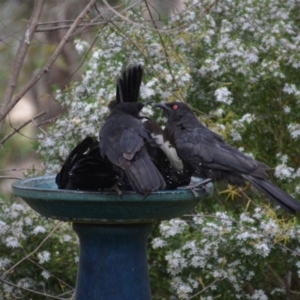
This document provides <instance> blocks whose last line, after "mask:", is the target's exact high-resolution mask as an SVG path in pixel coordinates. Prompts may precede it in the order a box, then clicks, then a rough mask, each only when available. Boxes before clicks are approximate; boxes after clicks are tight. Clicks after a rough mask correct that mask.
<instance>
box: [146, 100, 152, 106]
mask: <svg viewBox="0 0 300 300" xmlns="http://www.w3.org/2000/svg"><path fill="white" fill-rule="evenodd" d="M153 102H154V100H148V101H146V102H144V103H143V104H144V106H146V105H149V104H152V103H153Z"/></svg>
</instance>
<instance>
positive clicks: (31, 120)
mask: <svg viewBox="0 0 300 300" xmlns="http://www.w3.org/2000/svg"><path fill="white" fill-rule="evenodd" d="M45 114H46V111H42V112H40V113H39V114H37V115H36V116H35V117H34V118H32V119H30V120H27V121H26V122H24V123H23V124H21V125H20V126H19V127H17V128H14V130H13V131H12V132H10V133H9V134H7V135H6V136H5V137H4V138H3V139H2V140H1V141H0V146H2V145H3V144H4V143H5V142H6V141H7V140H8V139H9V138H10V137H11V136H13V135H14V134H15V133H16V132H19V131H20V130H21V129H22V128H23V127H25V126H26V125H27V124H29V123H30V122H33V123H34V120H35V119H37V118H39V117H40V116H43V115H45Z"/></svg>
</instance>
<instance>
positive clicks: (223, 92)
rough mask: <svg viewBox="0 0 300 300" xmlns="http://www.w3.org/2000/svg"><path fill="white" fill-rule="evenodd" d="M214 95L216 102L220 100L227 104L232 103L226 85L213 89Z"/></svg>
mask: <svg viewBox="0 0 300 300" xmlns="http://www.w3.org/2000/svg"><path fill="white" fill-rule="evenodd" d="M215 97H216V100H217V102H222V103H225V104H227V105H230V104H231V103H232V97H231V92H230V91H229V90H228V89H227V87H221V88H219V89H217V90H215Z"/></svg>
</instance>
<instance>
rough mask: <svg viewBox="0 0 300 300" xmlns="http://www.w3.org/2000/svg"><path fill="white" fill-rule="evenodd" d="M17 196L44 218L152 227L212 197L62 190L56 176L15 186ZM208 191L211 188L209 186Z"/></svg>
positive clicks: (176, 192)
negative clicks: (137, 224) (153, 224)
mask: <svg viewBox="0 0 300 300" xmlns="http://www.w3.org/2000/svg"><path fill="white" fill-rule="evenodd" d="M12 187H13V192H14V194H15V196H18V197H21V198H23V199H24V200H25V201H26V203H27V204H28V205H29V206H30V207H31V208H33V209H34V210H35V211H37V212H38V213H40V214H41V215H42V216H45V217H47V218H53V219H58V220H62V221H71V222H78V223H105V224H120V223H153V222H157V221H161V220H167V219H172V218H175V217H179V216H181V215H183V214H185V213H187V212H189V211H190V210H191V209H193V208H194V207H195V206H197V204H199V202H200V201H201V200H202V199H203V198H205V197H207V196H209V195H210V194H211V192H212V188H210V193H209V194H208V193H207V192H206V191H205V190H204V189H197V193H198V194H199V198H195V197H194V195H193V193H192V192H191V191H189V190H164V191H158V192H154V193H151V194H149V195H147V196H143V195H140V194H137V193H135V192H129V191H126V192H123V194H122V197H120V196H119V195H118V194H117V193H116V192H115V191H99V192H95V191H77V190H61V189H58V188H57V185H56V184H55V175H51V176H40V177H33V178H27V179H23V180H19V181H16V182H14V183H13V184H12ZM208 188H209V186H208Z"/></svg>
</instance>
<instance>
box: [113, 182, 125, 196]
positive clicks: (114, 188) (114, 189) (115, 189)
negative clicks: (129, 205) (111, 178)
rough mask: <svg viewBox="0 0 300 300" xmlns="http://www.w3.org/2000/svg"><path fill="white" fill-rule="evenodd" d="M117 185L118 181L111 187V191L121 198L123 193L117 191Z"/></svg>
mask: <svg viewBox="0 0 300 300" xmlns="http://www.w3.org/2000/svg"><path fill="white" fill-rule="evenodd" d="M118 184H119V181H118V182H117V183H115V184H114V185H113V186H112V187H111V189H112V190H113V191H115V192H116V193H117V194H118V195H119V196H120V197H121V198H122V196H123V193H122V191H121V190H120V189H119V186H118Z"/></svg>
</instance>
